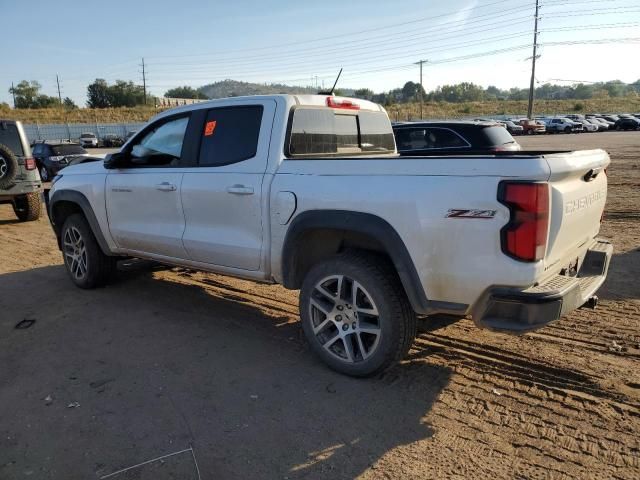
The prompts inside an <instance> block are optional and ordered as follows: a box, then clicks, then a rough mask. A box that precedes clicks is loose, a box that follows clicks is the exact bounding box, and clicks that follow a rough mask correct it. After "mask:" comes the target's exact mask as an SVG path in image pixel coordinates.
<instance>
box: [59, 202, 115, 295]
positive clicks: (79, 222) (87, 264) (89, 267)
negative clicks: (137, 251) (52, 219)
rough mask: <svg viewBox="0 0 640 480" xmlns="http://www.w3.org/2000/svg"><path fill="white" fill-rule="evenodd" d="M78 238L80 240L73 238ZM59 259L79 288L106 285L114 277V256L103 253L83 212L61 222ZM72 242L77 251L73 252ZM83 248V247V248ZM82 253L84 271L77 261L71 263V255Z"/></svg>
mask: <svg viewBox="0 0 640 480" xmlns="http://www.w3.org/2000/svg"><path fill="white" fill-rule="evenodd" d="M77 237H79V238H80V240H81V245H80V243H76V242H75V241H74V240H75V239H76V238H77ZM61 243H62V258H63V260H64V266H65V268H66V269H67V273H68V274H69V277H70V278H71V281H72V282H73V283H74V284H75V285H76V286H78V287H80V288H86V289H90V288H96V287H100V286H103V285H106V284H107V283H108V282H109V280H111V279H112V278H113V275H114V273H115V270H116V258H115V257H110V256H107V255H105V254H104V253H103V252H102V250H101V249H100V245H98V241H97V240H96V237H95V235H94V234H93V232H92V231H91V227H90V226H89V224H88V223H87V220H86V219H85V218H84V215H82V214H80V213H75V214H73V215H70V216H69V217H68V218H67V219H66V220H65V222H64V225H63V226H62V231H61ZM70 245H75V246H76V247H77V248H78V250H79V251H74V247H70ZM82 247H84V250H82ZM75 253H78V254H82V253H84V254H86V255H84V272H83V271H82V265H79V263H78V260H76V262H75V263H74V261H73V259H72V258H71V255H72V254H75Z"/></svg>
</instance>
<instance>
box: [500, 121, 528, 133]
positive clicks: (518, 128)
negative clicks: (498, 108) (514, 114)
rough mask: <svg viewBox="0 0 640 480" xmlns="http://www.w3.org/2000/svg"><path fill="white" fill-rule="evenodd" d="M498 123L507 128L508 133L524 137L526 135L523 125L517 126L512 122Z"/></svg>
mask: <svg viewBox="0 0 640 480" xmlns="http://www.w3.org/2000/svg"><path fill="white" fill-rule="evenodd" d="M496 122H497V123H499V124H500V125H502V126H503V127H504V128H506V129H507V132H509V133H510V134H511V135H522V134H523V133H524V127H523V126H522V125H517V124H516V123H514V122H512V121H511V120H497V121H496Z"/></svg>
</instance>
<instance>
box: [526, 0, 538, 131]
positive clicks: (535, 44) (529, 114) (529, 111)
mask: <svg viewBox="0 0 640 480" xmlns="http://www.w3.org/2000/svg"><path fill="white" fill-rule="evenodd" d="M539 7H540V5H539V0H536V18H535V24H534V28H533V57H532V58H531V83H530V84H529V107H528V108H527V118H529V119H531V118H532V117H533V94H534V83H535V79H536V50H537V48H538V9H539Z"/></svg>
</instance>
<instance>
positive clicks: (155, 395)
mask: <svg viewBox="0 0 640 480" xmlns="http://www.w3.org/2000/svg"><path fill="white" fill-rule="evenodd" d="M519 141H521V143H522V144H523V145H525V146H530V147H533V148H546V147H551V148H592V147H602V148H605V149H606V150H608V151H609V152H610V155H611V157H612V164H611V167H610V168H609V186H610V188H609V199H608V203H607V210H606V217H605V221H604V225H603V229H602V234H603V235H604V236H607V237H609V238H611V239H612V241H613V243H614V246H615V249H616V253H615V257H614V258H613V261H612V264H611V268H610V272H609V278H608V280H607V282H606V284H605V286H604V287H603V288H602V289H601V291H600V294H599V295H600V299H601V303H600V306H599V307H598V309H597V310H595V311H590V310H579V311H576V312H574V313H572V314H571V315H569V316H567V317H565V318H563V319H562V320H561V321H559V322H557V323H556V324H554V325H552V326H550V327H547V328H545V329H543V330H540V331H538V332H536V333H532V334H529V335H526V336H522V337H513V336H507V335H501V334H495V333H490V332H485V331H480V330H478V329H476V328H475V327H474V326H473V324H472V322H471V321H470V320H461V321H458V322H455V323H452V322H450V321H447V320H446V319H444V318H430V319H425V320H423V321H421V333H420V335H419V338H418V339H417V340H416V342H415V345H414V347H413V349H412V351H411V353H410V356H409V357H408V358H407V359H406V360H405V361H404V362H402V364H401V365H399V366H398V367H396V368H394V369H392V370H391V371H388V372H387V373H385V374H383V375H381V376H379V377H378V378H373V379H368V380H354V379H352V378H347V377H344V376H340V375H338V374H335V373H333V372H331V371H329V370H328V369H326V368H325V367H324V366H323V365H322V364H321V363H320V362H319V361H317V360H316V359H315V358H314V357H313V356H312V354H311V352H310V350H309V348H308V347H307V345H306V344H305V342H304V340H303V337H302V334H301V331H300V328H299V325H298V323H297V313H296V312H297V292H289V291H286V290H284V289H283V288H281V287H278V286H267V285H256V284H252V283H249V282H244V281H239V280H233V279H228V278H224V277H220V276H216V275H209V274H202V273H193V272H189V271H185V270H181V269H163V268H158V267H155V266H153V265H151V264H147V263H144V262H130V263H129V264H127V265H123V266H122V268H123V270H124V271H123V272H122V274H121V276H120V279H119V280H118V281H117V282H116V283H115V284H113V285H111V286H109V287H106V288H103V289H99V290H94V291H82V290H79V289H77V288H75V287H74V286H72V284H71V282H70V281H69V280H68V279H67V277H66V273H65V271H64V268H63V266H62V261H61V255H60V253H59V252H58V250H57V249H56V246H55V242H54V236H53V234H52V232H51V229H50V227H49V225H48V223H47V220H46V218H42V219H41V220H39V221H38V222H33V223H26V224H19V223H16V222H15V221H14V220H13V215H12V212H11V210H10V208H9V207H7V206H6V205H3V206H0V478H2V479H14V478H37V479H76V478H78V479H79V478H83V479H87V478H104V477H107V478H113V479H115V480H121V479H124V478H129V479H133V478H135V479H169V478H176V479H197V478H200V477H201V478H203V479H222V478H225V479H226V478H238V479H244V478H280V479H286V478H308V479H316V478H334V479H341V478H354V477H359V478H365V479H378V478H394V479H395V478H416V479H418V478H420V479H426V478H448V479H449V478H460V479H462V478H492V479H503V478H504V479H568V478H580V479H585V478H612V479H637V478H640V368H639V367H640V283H639V281H640V275H639V272H640V249H639V246H640V210H639V207H640V133H637V132H633V133H602V134H582V135H554V136H541V137H533V138H528V137H527V138H521V139H519ZM24 319H33V320H35V323H34V324H33V325H32V326H31V327H30V328H28V329H16V328H15V325H16V324H18V322H20V321H22V320H24ZM75 402H77V403H75ZM169 454H174V455H172V456H168V457H165V458H162V459H161V460H157V461H154V462H150V463H145V464H143V465H139V466H136V465H138V464H140V463H143V462H146V461H149V460H153V459H156V458H158V457H162V456H164V455H169ZM132 466H135V467H134V468H131V469H129V470H126V471H124V472H122V473H116V474H115V475H111V476H110V474H112V473H115V472H118V471H119V470H121V469H125V468H128V467H132Z"/></svg>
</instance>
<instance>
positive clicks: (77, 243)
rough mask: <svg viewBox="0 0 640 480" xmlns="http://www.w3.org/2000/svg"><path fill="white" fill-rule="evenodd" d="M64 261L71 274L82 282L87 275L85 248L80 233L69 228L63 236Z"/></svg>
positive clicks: (75, 229) (73, 228)
mask: <svg viewBox="0 0 640 480" xmlns="http://www.w3.org/2000/svg"><path fill="white" fill-rule="evenodd" d="M63 243H64V244H63V249H64V260H65V262H66V264H67V266H68V268H69V271H70V272H71V274H72V275H73V276H74V277H75V278H76V279H77V280H82V279H83V278H84V277H85V276H86V274H87V248H86V245H85V243H84V240H83V239H82V235H81V234H80V231H79V230H78V229H77V228H76V227H69V228H68V229H67V230H66V232H65V234H64V241H63Z"/></svg>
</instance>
